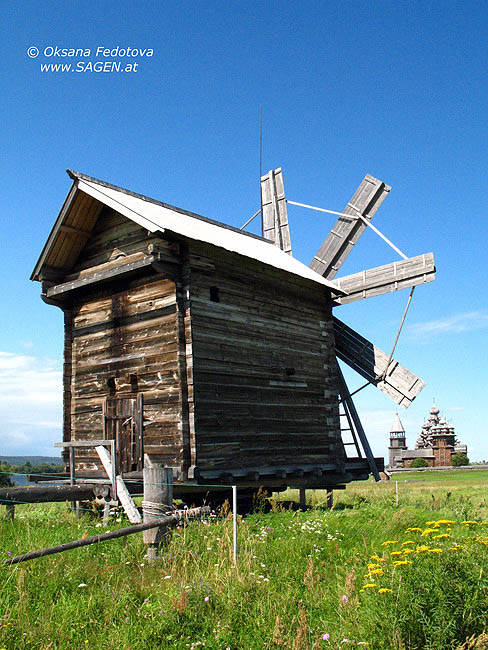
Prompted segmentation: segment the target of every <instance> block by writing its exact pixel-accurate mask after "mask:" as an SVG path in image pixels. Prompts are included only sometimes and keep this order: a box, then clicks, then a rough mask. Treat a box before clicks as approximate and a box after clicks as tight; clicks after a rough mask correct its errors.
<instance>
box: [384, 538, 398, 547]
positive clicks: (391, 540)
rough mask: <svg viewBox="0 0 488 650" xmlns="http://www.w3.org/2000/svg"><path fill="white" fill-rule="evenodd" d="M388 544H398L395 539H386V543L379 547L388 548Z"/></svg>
mask: <svg viewBox="0 0 488 650" xmlns="http://www.w3.org/2000/svg"><path fill="white" fill-rule="evenodd" d="M390 544H398V540H397V539H387V540H386V542H383V543H382V544H381V546H389V545H390Z"/></svg>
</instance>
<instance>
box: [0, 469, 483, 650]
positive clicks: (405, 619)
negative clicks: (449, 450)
mask: <svg viewBox="0 0 488 650" xmlns="http://www.w3.org/2000/svg"><path fill="white" fill-rule="evenodd" d="M396 480H398V485H396ZM487 481H488V471H486V470H477V471H468V472H463V471H456V472H445V473H444V472H442V473H439V472H432V473H430V472H429V473H426V472H421V473H419V474H408V475H404V474H402V475H395V476H394V477H393V480H392V481H390V482H388V483H382V484H375V483H373V482H369V481H368V482H365V483H357V484H354V485H351V486H350V487H348V489H347V490H346V491H344V492H340V491H336V492H335V493H334V497H335V504H334V508H333V509H332V510H331V511H328V510H325V509H323V508H322V507H321V505H322V504H323V503H324V502H325V495H324V494H323V493H321V492H320V491H316V492H314V491H310V492H309V493H308V496H309V499H310V504H311V508H310V509H307V510H306V511H304V512H300V511H293V510H291V509H288V508H287V507H286V506H283V505H281V504H280V503H279V502H278V501H273V502H272V506H273V507H272V511H271V512H267V513H264V512H261V513H259V512H258V513H255V514H253V515H251V516H249V517H247V518H245V519H244V520H242V521H240V523H239V558H238V563H237V566H236V567H234V566H233V564H232V539H231V535H232V522H231V520H230V519H228V518H226V517H225V516H224V517H218V518H209V519H207V520H205V521H201V522H200V521H199V522H194V523H191V524H189V525H188V526H186V527H182V528H181V529H179V530H174V531H173V534H172V536H171V540H170V542H169V543H168V544H167V546H166V547H165V548H164V549H163V552H162V553H163V555H162V558H161V560H160V562H159V563H158V564H157V565H155V566H148V565H147V563H146V561H145V558H144V553H145V549H144V545H143V543H142V538H141V536H140V535H133V536H130V537H127V538H124V539H121V540H114V541H110V542H106V543H104V544H99V545H92V546H88V547H85V548H82V549H78V550H73V551H69V552H66V553H63V554H59V555H53V556H49V557H45V558H41V559H38V560H34V561H31V562H28V563H25V564H19V565H16V566H13V567H6V566H2V567H1V568H0V579H1V582H2V589H1V595H0V626H1V627H0V650H2V649H5V650H14V649H15V650H18V649H19V650H23V649H29V650H31V649H36V650H37V649H42V650H48V649H49V650H50V649H53V650H54V649H61V648H62V649H70V650H80V649H82V648H89V649H92V650H95V649H97V650H98V649H100V650H105V649H109V648H110V649H112V648H113V649H115V648H117V649H123V650H140V649H142V648H144V649H145V650H152V649H153V648H154V649H156V648H161V649H166V648H176V649H186V648H191V649H193V650H196V649H197V648H206V649H209V650H210V649H215V650H226V649H230V650H239V649H251V650H254V649H256V650H258V649H261V648H263V649H264V648H283V649H289V650H313V649H317V648H361V647H365V648H370V649H376V648H378V649H388V650H389V649H392V650H403V649H404V650H410V649H414V648H418V649H424V648H425V649H427V650H434V649H435V650H443V649H458V648H468V647H469V648H473V649H474V648H477V649H478V650H479V649H480V648H488V637H486V636H484V635H483V631H484V630H485V629H488V578H487V576H488V501H487V498H486V483H487ZM397 487H398V502H399V503H398V506H397V505H396V491H397ZM294 496H296V497H297V496H298V495H297V494H296V493H294V492H293V491H291V490H290V491H289V492H288V493H285V494H284V495H280V497H279V498H280V499H285V500H287V499H290V498H293V497H294ZM0 522H1V531H0V555H1V556H3V558H7V557H9V556H11V555H15V554H17V553H21V552H25V551H27V550H34V549H37V548H42V547H45V546H50V545H54V544H58V543H62V542H65V541H69V540H72V539H76V538H79V537H82V536H84V535H92V534H96V533H99V532H101V530H100V528H99V527H97V523H98V520H97V519H96V518H95V517H94V516H91V515H90V514H88V513H87V514H86V516H84V517H83V518H82V519H81V520H76V519H75V518H74V516H73V514H72V513H71V512H70V511H69V510H68V509H67V508H66V506H65V505H64V504H50V505H48V504H39V505H38V506H22V507H18V508H17V509H16V519H15V522H14V523H11V522H9V521H7V519H6V518H5V515H4V514H2V517H1V519H0ZM463 522H464V523H463ZM470 522H472V523H470ZM124 525H127V522H126V521H120V522H117V521H114V522H111V523H110V526H109V529H115V528H116V527H120V526H124ZM468 637H469V638H471V637H476V638H477V640H474V639H473V640H472V641H471V643H470V644H468V643H467V644H464V642H465V640H466V639H467V638H468Z"/></svg>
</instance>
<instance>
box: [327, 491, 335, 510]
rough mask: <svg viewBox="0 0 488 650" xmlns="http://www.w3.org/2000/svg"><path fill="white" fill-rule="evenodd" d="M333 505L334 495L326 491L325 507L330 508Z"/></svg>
mask: <svg viewBox="0 0 488 650" xmlns="http://www.w3.org/2000/svg"><path fill="white" fill-rule="evenodd" d="M333 505H334V493H333V491H332V490H327V507H328V508H332V506H333Z"/></svg>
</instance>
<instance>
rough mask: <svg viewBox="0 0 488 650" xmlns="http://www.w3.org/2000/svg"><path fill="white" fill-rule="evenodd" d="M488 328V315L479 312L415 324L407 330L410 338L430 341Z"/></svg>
mask: <svg viewBox="0 0 488 650" xmlns="http://www.w3.org/2000/svg"><path fill="white" fill-rule="evenodd" d="M485 327H488V314H485V313H483V312H479V311H471V312H465V313H462V314H454V315H453V316H448V317H446V318H440V319H439V320H431V321H427V322H425V323H413V324H412V325H410V326H409V327H408V328H407V333H408V335H409V337H410V338H415V339H419V338H420V339H424V340H426V339H430V338H432V337H433V336H437V335H439V334H450V333H454V334H459V333H462V332H472V331H474V330H479V329H483V328H485Z"/></svg>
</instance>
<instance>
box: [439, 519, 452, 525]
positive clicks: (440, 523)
mask: <svg viewBox="0 0 488 650" xmlns="http://www.w3.org/2000/svg"><path fill="white" fill-rule="evenodd" d="M437 523H438V525H439V526H441V525H443V524H444V525H446V526H447V525H449V524H455V523H456V522H455V521H452V520H451V519H439V520H438V521H437Z"/></svg>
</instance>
